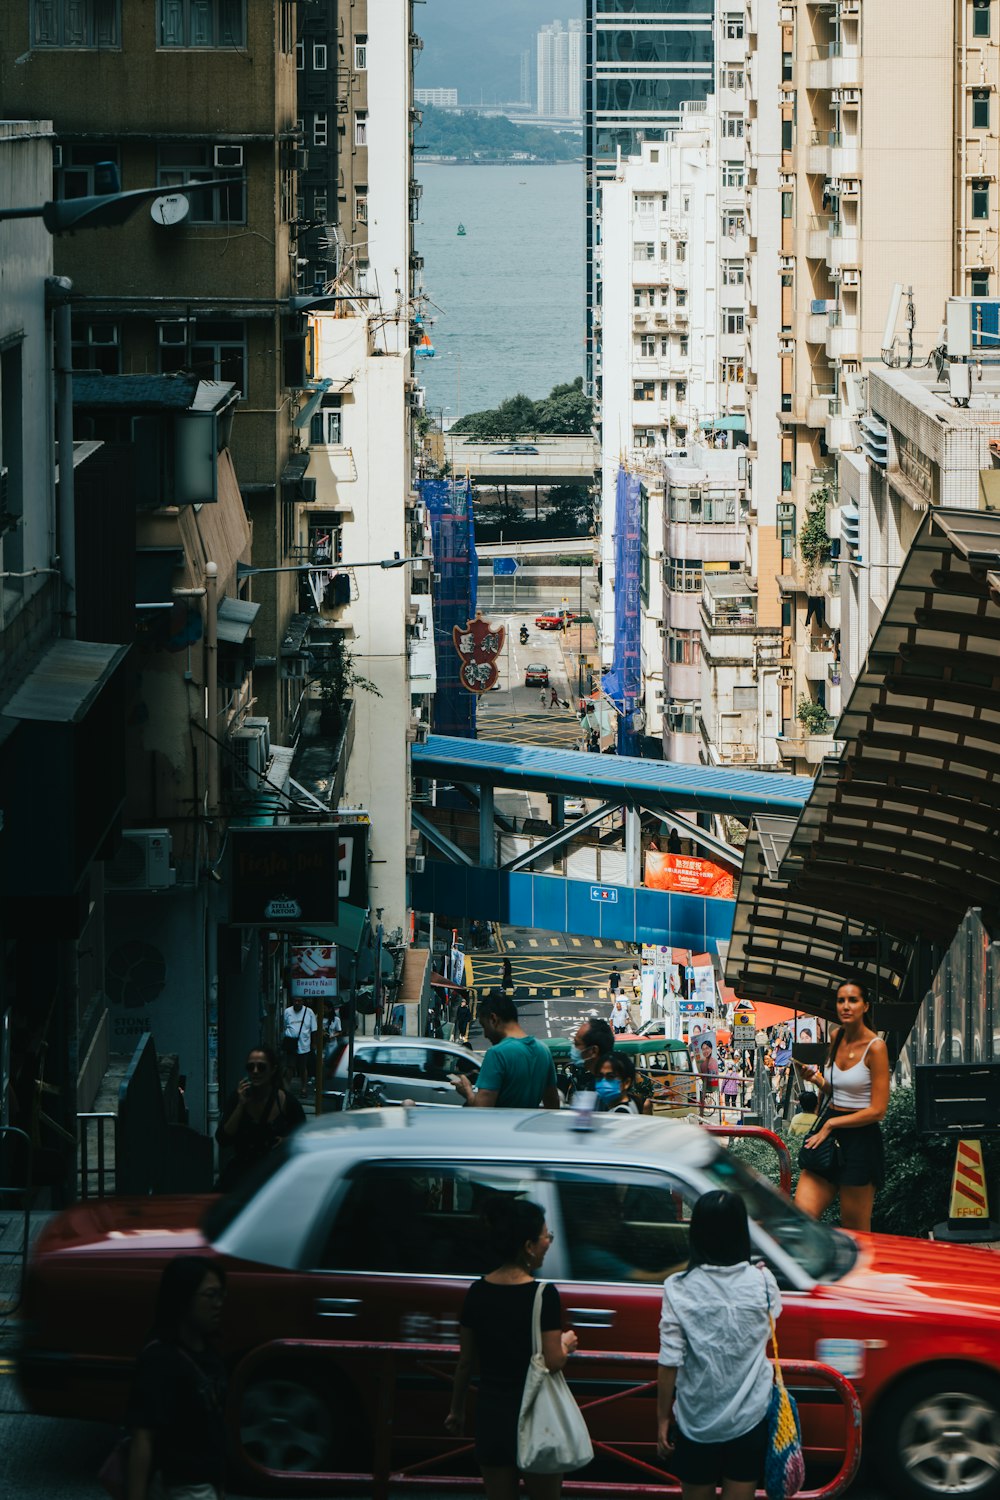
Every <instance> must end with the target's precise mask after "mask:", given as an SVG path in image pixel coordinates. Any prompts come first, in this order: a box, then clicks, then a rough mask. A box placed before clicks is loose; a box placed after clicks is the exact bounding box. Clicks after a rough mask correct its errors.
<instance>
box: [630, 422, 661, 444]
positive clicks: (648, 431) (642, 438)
mask: <svg viewBox="0 0 1000 1500" xmlns="http://www.w3.org/2000/svg"><path fill="white" fill-rule="evenodd" d="M655 446H656V433H655V432H654V431H653V429H652V427H635V428H633V431H632V447H633V448H654V447H655Z"/></svg>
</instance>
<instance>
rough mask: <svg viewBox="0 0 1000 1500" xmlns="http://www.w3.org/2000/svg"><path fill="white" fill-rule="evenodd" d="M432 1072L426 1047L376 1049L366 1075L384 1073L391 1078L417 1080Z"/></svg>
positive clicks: (368, 1064)
mask: <svg viewBox="0 0 1000 1500" xmlns="http://www.w3.org/2000/svg"><path fill="white" fill-rule="evenodd" d="M429 1071H430V1069H429V1068H428V1064H427V1049H426V1047H393V1046H385V1047H375V1048H373V1050H372V1053H371V1056H370V1060H369V1062H368V1063H367V1065H366V1067H365V1072H366V1073H384V1074H385V1076H386V1077H391V1078H415V1077H420V1076H421V1075H423V1074H426V1073H428V1072H429Z"/></svg>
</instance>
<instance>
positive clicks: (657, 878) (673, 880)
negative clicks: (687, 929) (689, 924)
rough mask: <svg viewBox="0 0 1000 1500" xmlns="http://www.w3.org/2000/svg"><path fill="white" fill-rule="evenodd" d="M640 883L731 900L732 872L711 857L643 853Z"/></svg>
mask: <svg viewBox="0 0 1000 1500" xmlns="http://www.w3.org/2000/svg"><path fill="white" fill-rule="evenodd" d="M643 884H644V885H646V886H647V887H648V888H649V889H650V890H654V891H681V892H683V893H684V894H685V895H689V896H715V897H722V898H723V899H728V900H732V898H733V894H734V888H733V875H732V872H731V871H729V870H724V869H723V868H722V866H721V865H716V864H713V863H712V861H711V860H710V859H691V858H689V857H688V856H687V855H685V854H661V853H660V852H659V850H656V849H650V850H648V851H647V853H646V863H645V877H644V880H643Z"/></svg>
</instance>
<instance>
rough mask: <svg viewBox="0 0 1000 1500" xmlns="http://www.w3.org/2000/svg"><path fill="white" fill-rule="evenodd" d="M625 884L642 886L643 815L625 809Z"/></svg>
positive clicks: (632, 808)
mask: <svg viewBox="0 0 1000 1500" xmlns="http://www.w3.org/2000/svg"><path fill="white" fill-rule="evenodd" d="M625 883H626V885H632V886H636V885H642V814H641V813H640V812H639V810H638V809H637V808H634V807H626V808H625Z"/></svg>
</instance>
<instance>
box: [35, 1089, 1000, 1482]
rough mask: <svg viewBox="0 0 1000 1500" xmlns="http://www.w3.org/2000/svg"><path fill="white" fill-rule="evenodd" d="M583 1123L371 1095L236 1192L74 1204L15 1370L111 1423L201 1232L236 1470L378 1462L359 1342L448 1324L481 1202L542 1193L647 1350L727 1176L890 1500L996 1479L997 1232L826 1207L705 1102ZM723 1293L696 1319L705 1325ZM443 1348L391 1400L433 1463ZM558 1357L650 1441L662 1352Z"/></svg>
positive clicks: (784, 1334)
mask: <svg viewBox="0 0 1000 1500" xmlns="http://www.w3.org/2000/svg"><path fill="white" fill-rule="evenodd" d="M574 1123H575V1122H574V1119H573V1118H572V1115H571V1113H570V1112H569V1111H566V1112H555V1111H524V1112H522V1111H513V1110H470V1111H468V1113H467V1115H466V1117H465V1119H464V1120H463V1127H462V1130H461V1132H457V1133H456V1131H455V1129H454V1114H453V1112H452V1111H450V1110H418V1109H395V1110H374V1111H359V1112H357V1113H356V1114H348V1115H337V1116H335V1117H333V1118H331V1119H323V1120H320V1121H317V1122H315V1123H314V1124H311V1125H308V1126H306V1127H305V1128H303V1129H302V1130H301V1131H299V1132H298V1134H296V1135H295V1136H293V1137H292V1138H291V1140H290V1141H289V1142H288V1143H287V1145H286V1146H285V1147H284V1148H282V1149H281V1150H280V1151H277V1152H275V1153H274V1154H273V1156H272V1157H271V1158H269V1159H268V1161H267V1162H265V1163H264V1164H263V1165H262V1170H261V1172H260V1175H259V1176H258V1177H257V1178H256V1179H254V1180H253V1181H251V1182H250V1183H249V1184H248V1185H247V1186H246V1187H245V1188H244V1189H242V1190H240V1191H238V1192H237V1193H235V1194H233V1195H232V1196H230V1197H228V1198H225V1199H210V1200H206V1199H200V1200H196V1199H153V1198H147V1199H142V1200H131V1201H129V1200H122V1201H110V1200H109V1201H105V1202H102V1203H98V1204H95V1205H92V1206H87V1205H81V1206H79V1207H76V1208H74V1209H71V1210H69V1211H68V1212H66V1213H64V1214H62V1215H60V1216H59V1217H57V1218H56V1219H55V1220H53V1221H52V1222H51V1223H50V1224H49V1225H48V1226H47V1227H46V1229H45V1231H44V1233H43V1234H42V1236H41V1238H40V1240H39V1242H38V1245H37V1248H36V1250H35V1252H34V1256H33V1259H32V1261H31V1265H30V1269H29V1275H28V1282H27V1286H26V1293H25V1303H24V1317H23V1326H22V1340H21V1347H20V1353H19V1375H20V1381H21V1385H22V1389H23V1391H24V1393H25V1395H26V1397H27V1399H28V1401H29V1403H30V1405H31V1407H32V1409H33V1410H35V1411H37V1412H42V1413H50V1414H52V1415H55V1416H62V1417H85V1418H95V1419H102V1420H110V1421H115V1420H119V1419H120V1416H121V1413H122V1410H123V1407H124V1402H125V1395H126V1391H127V1387H128V1380H129V1375H130V1369H131V1365H132V1361H133V1359H134V1357H135V1355H136V1352H137V1350H138V1349H139V1348H140V1347H141V1345H142V1342H143V1338H144V1331H145V1329H146V1328H147V1326H148V1323H149V1318H150V1314H151V1310H152V1306H153V1299H154V1293H155V1289H156V1284H157V1280H158V1277H159V1274H160V1271H161V1269H162V1267H163V1265H164V1264H165V1262H166V1261H167V1260H169V1259H170V1258H171V1257H172V1256H174V1255H178V1254H184V1253H186V1252H187V1253H190V1252H199V1253H208V1254H211V1255H214V1256H218V1257H219V1259H220V1260H221V1261H222V1262H223V1263H224V1265H225V1268H226V1272H227V1278H228V1292H227V1300H226V1308H225V1314H224V1353H225V1354H226V1356H227V1358H228V1360H229V1361H230V1364H231V1367H232V1370H233V1381H234V1386H235V1388H236V1391H237V1394H236V1395H235V1396H234V1399H233V1403H232V1405H233V1411H232V1426H233V1435H234V1442H235V1445H236V1447H237V1450H238V1453H239V1455H240V1461H241V1463H242V1464H243V1467H244V1475H245V1474H246V1473H255V1474H256V1477H257V1478H258V1480H259V1479H260V1478H261V1470H264V1471H270V1477H271V1479H272V1481H273V1482H274V1483H275V1484H276V1485H277V1487H278V1488H279V1489H280V1492H281V1493H285V1494H287V1493H288V1492H289V1489H292V1488H294V1486H295V1483H296V1481H295V1480H294V1478H292V1479H289V1478H288V1477H287V1476H288V1474H289V1473H291V1474H293V1475H294V1474H295V1473H299V1474H301V1476H302V1482H303V1483H305V1484H306V1485H307V1486H310V1487H311V1490H312V1492H315V1486H316V1483H317V1479H316V1477H315V1476H316V1475H317V1474H320V1473H331V1472H333V1471H336V1472H345V1471H350V1470H353V1471H355V1472H358V1471H366V1470H368V1471H370V1468H371V1465H372V1451H373V1440H374V1439H373V1435H374V1433H375V1432H376V1431H377V1430H379V1429H380V1428H384V1427H385V1423H386V1421H387V1413H386V1410H385V1407H384V1404H383V1405H381V1406H380V1405H379V1402H380V1401H382V1402H383V1403H384V1401H385V1399H386V1397H385V1391H386V1389H387V1387H386V1383H385V1382H384V1381H383V1382H381V1383H380V1381H379V1378H378V1366H377V1363H375V1362H373V1359H372V1358H371V1357H369V1355H370V1354H371V1351H368V1353H367V1354H366V1352H365V1351H364V1349H363V1348H361V1349H359V1347H358V1346H359V1345H364V1344H366V1343H370V1342H378V1341H383V1342H390V1343H396V1344H399V1343H400V1342H402V1343H406V1342H414V1343H420V1344H426V1343H428V1342H430V1343H435V1342H439V1343H441V1344H446V1345H454V1343H455V1341H456V1334H457V1320H458V1315H459V1310H460V1308H461V1304H462V1299H463V1297H464V1295H465V1291H466V1288H467V1287H468V1285H469V1283H470V1281H471V1280H472V1279H473V1278H474V1277H476V1276H477V1275H479V1274H481V1273H482V1272H483V1271H484V1270H487V1269H489V1260H488V1256H487V1251H486V1245H485V1238H484V1229H483V1225H482V1219H481V1209H482V1205H483V1203H484V1201H485V1200H486V1199H487V1198H488V1197H489V1196H490V1195H491V1194H494V1193H497V1192H503V1193H524V1194H527V1195H528V1196H530V1197H531V1198H533V1199H534V1200H536V1201H537V1202H539V1203H540V1204H542V1205H543V1207H544V1209H545V1214H546V1218H547V1220H548V1223H549V1226H550V1228H551V1229H552V1230H553V1232H554V1236H555V1238H554V1242H553V1245H552V1248H551V1250H550V1251H549V1254H548V1257H547V1259H546V1264H545V1271H546V1275H547V1276H548V1277H550V1278H551V1279H552V1280H554V1281H556V1282H557V1283H558V1285H559V1290H560V1293H561V1297H562V1305H563V1309H564V1315H565V1317H566V1320H567V1322H568V1323H569V1324H571V1325H572V1326H573V1327H575V1328H576V1330H577V1332H578V1334H579V1339H580V1345H581V1349H583V1350H586V1351H589V1352H590V1353H591V1354H598V1355H599V1354H601V1353H606V1354H608V1355H609V1356H610V1355H611V1354H612V1353H617V1354H618V1355H621V1354H629V1355H635V1354H640V1353H642V1354H647V1355H648V1354H651V1353H655V1351H656V1349H657V1340H658V1319H659V1312H660V1301H661V1286H660V1285H659V1282H658V1279H657V1278H658V1276H662V1274H664V1271H665V1269H672V1270H673V1271H676V1270H677V1269H678V1267H679V1265H680V1264H682V1263H683V1262H684V1259H685V1257H686V1247H687V1224H688V1221H689V1218H690V1213H691V1208H692V1206H693V1204H694V1203H695V1202H696V1200H697V1199H698V1197H699V1195H700V1194H701V1193H703V1192H705V1191H706V1190H708V1189H710V1188H716V1187H725V1188H728V1189H732V1190H734V1191H736V1192H738V1193H740V1195H741V1196H742V1197H743V1198H744V1200H745V1202H746V1204H747V1208H748V1211H749V1214H750V1219H751V1227H752V1233H753V1237H754V1246H755V1251H756V1252H757V1253H758V1254H759V1255H760V1257H761V1258H762V1259H763V1260H765V1261H766V1262H767V1263H768V1264H769V1265H770V1266H771V1268H772V1270H773V1271H774V1274H775V1276H776V1277H777V1279H778V1281H779V1283H780V1285H781V1287H782V1296H783V1299H784V1312H783V1314H782V1316H781V1320H780V1324H779V1332H780V1340H781V1352H782V1356H783V1358H787V1359H791V1360H797V1359H799V1360H817V1361H821V1362H823V1363H826V1364H828V1365H832V1366H834V1367H835V1368H837V1369H839V1370H840V1371H841V1372H842V1373H843V1374H844V1375H846V1376H847V1377H848V1378H849V1379H850V1380H851V1381H852V1382H853V1383H854V1385H855V1386H856V1388H857V1391H858V1394H859V1396H860V1399H861V1403H862V1408H863V1413H864V1440H865V1445H866V1450H867V1451H868V1452H869V1453H870V1454H873V1455H874V1458H875V1461H876V1463H877V1465H878V1468H879V1471H880V1474H881V1477H882V1479H883V1480H884V1482H885V1484H886V1486H887V1488H888V1492H889V1494H891V1495H892V1496H893V1497H894V1500H904V1497H911V1500H937V1497H942V1500H943V1497H945V1496H950V1495H956V1494H961V1495H962V1496H964V1497H966V1500H969V1497H972V1500H996V1497H997V1495H998V1494H1000V1373H998V1372H1000V1305H998V1299H997V1294H996V1287H997V1280H998V1266H1000V1261H998V1260H997V1258H996V1257H995V1256H994V1255H993V1254H991V1253H990V1252H989V1251H985V1250H978V1249H964V1248H958V1247H954V1246H946V1245H938V1244H932V1243H928V1242H924V1241H916V1240H908V1239H898V1238H890V1237H888V1236H878V1235H855V1234H848V1233H846V1232H844V1231H841V1230H837V1229H833V1228H831V1227H830V1226H828V1225H826V1224H820V1223H815V1222H814V1221H813V1220H811V1219H809V1218H807V1217H805V1216H804V1215H803V1214H802V1213H800V1212H799V1211H798V1210H797V1209H796V1208H795V1206H794V1204H793V1203H791V1202H789V1201H788V1200H787V1199H786V1198H784V1197H782V1196H781V1194H779V1193H778V1192H777V1190H776V1189H774V1188H773V1187H772V1186H771V1185H770V1184H769V1183H766V1182H765V1181H764V1180H763V1179H761V1178H759V1177H757V1176H755V1175H754V1174H753V1173H752V1172H750V1171H748V1170H747V1169H746V1168H745V1167H744V1166H743V1165H742V1164H741V1163H740V1162H739V1161H738V1160H737V1159H736V1158H735V1157H733V1156H732V1155H731V1154H730V1153H729V1152H728V1151H726V1150H724V1149H722V1148H721V1147H720V1146H719V1145H718V1144H717V1143H716V1142H715V1141H714V1140H713V1138H712V1137H711V1136H710V1135H708V1134H707V1133H706V1132H705V1131H703V1130H700V1129H699V1128H698V1127H697V1126H694V1125H689V1124H685V1123H680V1122H674V1121H662V1120H655V1119H652V1120H651V1119H648V1118H647V1119H644V1118H630V1117H627V1116H618V1115H607V1116H599V1117H598V1118H597V1119H596V1121H595V1123H594V1127H593V1128H592V1129H590V1130H580V1129H575V1128H574ZM711 1314H712V1310H711V1308H706V1309H705V1320H704V1328H703V1330H702V1331H701V1334H700V1336H703V1337H706V1338H711V1337H712V1315H711ZM380 1357H381V1356H380ZM450 1366H451V1360H450V1357H447V1356H444V1355H443V1356H442V1358H441V1359H438V1360H434V1359H429V1360H428V1359H426V1358H424V1359H423V1362H422V1363H419V1364H418V1363H414V1364H413V1365H412V1366H410V1367H409V1368H408V1370H403V1369H402V1367H401V1369H400V1372H399V1373H398V1375H397V1379H396V1384H395V1391H394V1395H393V1398H392V1399H393V1400H394V1401H395V1411H394V1413H393V1414H392V1433H393V1441H394V1443H396V1444H398V1445H399V1448H400V1450H405V1451H406V1452H407V1453H409V1454H411V1455H414V1456H415V1458H416V1459H418V1460H419V1459H423V1460H426V1461H428V1462H429V1463H430V1464H431V1465H433V1461H434V1459H435V1457H436V1455H437V1454H440V1453H444V1452H446V1451H447V1450H448V1449H449V1448H453V1447H454V1443H453V1441H452V1440H450V1439H447V1438H446V1437H445V1436H444V1434H443V1431H442V1424H443V1421H444V1417H445V1413H446V1411H447V1406H448V1394H449V1393H448V1386H447V1377H448V1371H449V1369H450ZM437 1367H440V1368H437ZM248 1371H249V1373H248ZM567 1373H568V1375H569V1378H570V1381H571V1383H572V1385H573V1388H574V1390H575V1391H576V1393H577V1396H578V1399H580V1400H581V1402H585V1401H587V1400H590V1399H593V1397H594V1396H595V1395H609V1394H615V1395H620V1397H621V1399H616V1400H613V1401H611V1402H608V1403H605V1404H603V1405H597V1406H595V1407H594V1408H592V1410H591V1411H590V1413H589V1414H588V1420H589V1422H590V1425H591V1431H592V1433H593V1435H594V1438H595V1440H597V1441H604V1442H609V1443H610V1442H613V1443H614V1444H615V1446H616V1447H617V1448H618V1449H619V1450H620V1451H623V1452H626V1453H631V1454H632V1455H633V1456H635V1457H638V1458H644V1459H646V1460H648V1461H650V1462H653V1461H655V1455H654V1446H653V1444H654V1429H655V1403H654V1402H653V1401H652V1400H651V1399H650V1397H649V1394H648V1393H646V1394H639V1393H635V1394H630V1390H631V1387H632V1386H635V1385H638V1384H640V1383H641V1382H642V1381H644V1380H648V1378H649V1374H648V1367H647V1370H646V1371H645V1372H643V1373H641V1374H640V1373H639V1372H638V1371H636V1372H632V1371H630V1368H629V1366H628V1365H623V1364H622V1363H621V1362H620V1361H612V1360H611V1359H610V1358H609V1359H608V1361H607V1363H606V1364H604V1363H602V1362H601V1361H600V1359H597V1360H596V1361H595V1360H590V1361H577V1364H576V1367H574V1363H573V1361H571V1362H570V1365H569V1367H568V1370H567ZM795 1384H796V1385H798V1386H799V1388H798V1390H797V1391H796V1394H797V1395H798V1397H799V1401H800V1411H801V1415H802V1421H803V1435H804V1441H805V1445H806V1451H807V1458H808V1459H810V1460H812V1461H813V1462H814V1463H815V1465H816V1466H817V1467H823V1466H830V1465H832V1466H833V1467H837V1465H838V1464H839V1462H840V1456H841V1454H842V1453H843V1450H844V1443H845V1430H844V1409H843V1408H842V1406H841V1405H840V1404H839V1397H838V1396H837V1395H836V1393H835V1392H834V1391H833V1389H832V1388H831V1387H829V1386H825V1387H824V1386H822V1385H817V1384H814V1383H810V1381H809V1380H808V1379H806V1380H804V1381H803V1382H802V1383H801V1384H800V1382H799V1381H796V1382H795ZM388 1389H390V1390H391V1389H392V1387H391V1382H390V1384H389V1386H388ZM348 1413H349V1420H345V1414H348ZM468 1462H469V1463H470V1464H471V1458H469V1459H468ZM278 1473H281V1474H283V1475H285V1476H286V1477H284V1478H283V1479H282V1480H281V1481H280V1483H279V1482H278V1481H277V1479H276V1478H275V1475H276V1474H278ZM309 1475H312V1476H313V1477H312V1478H311V1479H309V1478H307V1476H309Z"/></svg>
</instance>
